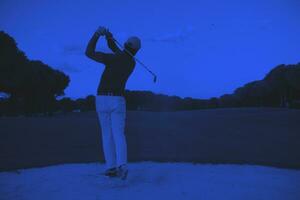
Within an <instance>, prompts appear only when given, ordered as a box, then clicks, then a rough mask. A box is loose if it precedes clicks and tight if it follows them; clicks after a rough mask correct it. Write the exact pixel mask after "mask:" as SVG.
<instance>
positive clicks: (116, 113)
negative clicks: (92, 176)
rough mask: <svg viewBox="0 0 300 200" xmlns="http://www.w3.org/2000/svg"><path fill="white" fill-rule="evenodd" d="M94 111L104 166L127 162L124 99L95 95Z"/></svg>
mask: <svg viewBox="0 0 300 200" xmlns="http://www.w3.org/2000/svg"><path fill="white" fill-rule="evenodd" d="M96 111H97V114H98V120H99V124H100V126H101V132H102V146H103V152H104V157H105V161H106V168H107V169H109V168H112V167H118V166H120V165H123V164H127V144H126V138H125V135H124V130H125V117H126V100H125V98H124V97H122V96H104V95H97V96H96Z"/></svg>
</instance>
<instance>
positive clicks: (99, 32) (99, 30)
mask: <svg viewBox="0 0 300 200" xmlns="http://www.w3.org/2000/svg"><path fill="white" fill-rule="evenodd" d="M106 30H107V29H106V28H105V27H104V26H99V27H98V29H97V31H96V33H97V34H98V35H105V33H106Z"/></svg>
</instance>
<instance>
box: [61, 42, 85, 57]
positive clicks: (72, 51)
mask: <svg viewBox="0 0 300 200" xmlns="http://www.w3.org/2000/svg"><path fill="white" fill-rule="evenodd" d="M84 51H85V47H84V46H83V45H78V44H73V45H66V46H64V47H63V54H65V55H84Z"/></svg>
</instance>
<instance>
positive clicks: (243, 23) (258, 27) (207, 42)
mask: <svg viewBox="0 0 300 200" xmlns="http://www.w3.org/2000/svg"><path fill="white" fill-rule="evenodd" d="M98 26H106V27H108V28H109V29H110V31H111V32H112V33H113V35H114V37H115V38H116V39H117V40H118V41H120V42H121V43H124V42H125V41H126V39H127V38H128V37H129V36H133V35H134V36H138V37H139V38H141V40H142V49H141V50H140V51H139V52H138V54H137V55H136V57H137V58H138V59H139V60H141V61H142V62H143V63H145V64H146V65H147V67H149V68H150V70H151V71H153V72H154V73H156V74H157V77H158V79H157V83H153V81H152V76H151V74H149V73H148V72H147V71H146V70H145V69H144V68H143V67H142V66H141V65H139V64H137V65H136V68H135V70H134V72H133V73H132V75H131V77H130V78H129V80H128V82H127V85H126V89H129V90H148V91H152V92H154V93H160V94H167V95H176V96H180V97H193V98H211V97H219V96H221V95H223V94H226V93H232V92H233V91H234V89H236V88H237V87H240V86H242V85H244V84H246V83H247V82H250V81H254V80H259V79H262V78H263V77H264V76H265V75H266V73H267V72H269V71H270V70H271V69H272V68H273V67H275V66H277V65H279V64H296V63H299V62H300V53H299V52H300V45H299V44H300V37H299V35H300V1H298V0H245V1H240V0H227V1H221V0H219V1H217V0H205V1H204V0H185V1H174V0H165V1H159V0H151V1H145V0H104V1H100V0H97V1H96V0H91V1H84V0H77V1H70V0H61V1H57V0H56V1H55V0H43V1H42V0H41V1H38V0H35V1H34V0H27V1H22V0H1V1H0V30H3V31H5V32H6V33H8V34H9V35H10V36H12V37H13V38H14V39H15V40H16V42H17V44H18V47H19V48H20V49H21V50H22V51H24V52H25V53H26V55H27V56H28V58H29V59H32V60H41V61H43V62H44V63H46V64H48V65H49V66H51V67H53V68H55V69H59V70H61V71H63V72H64V73H66V74H68V75H69V76H70V79H71V82H70V85H69V86H68V87H67V88H66V90H65V93H66V96H68V97H71V98H79V97H85V96H87V95H90V94H92V95H95V94H96V91H97V87H98V84H99V80H100V77H101V74H102V72H103V70H104V65H102V64H100V63H97V62H95V61H93V60H90V59H88V58H87V57H86V56H85V55H84V52H85V48H86V45H87V43H88V41H89V39H90V38H91V36H92V35H93V33H94V32H95V30H96V29H97V28H98ZM97 50H98V51H104V52H110V50H109V49H108V48H107V46H106V42H105V39H103V38H100V40H99V42H98V44H97Z"/></svg>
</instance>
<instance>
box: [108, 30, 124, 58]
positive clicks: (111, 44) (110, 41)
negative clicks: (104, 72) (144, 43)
mask: <svg viewBox="0 0 300 200" xmlns="http://www.w3.org/2000/svg"><path fill="white" fill-rule="evenodd" d="M106 41H107V46H108V47H109V48H110V49H111V50H112V51H113V52H114V53H117V52H118V51H121V49H120V48H119V47H118V45H117V44H116V42H115V41H114V38H113V36H112V34H111V33H110V32H109V33H108V34H107V35H106Z"/></svg>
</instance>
